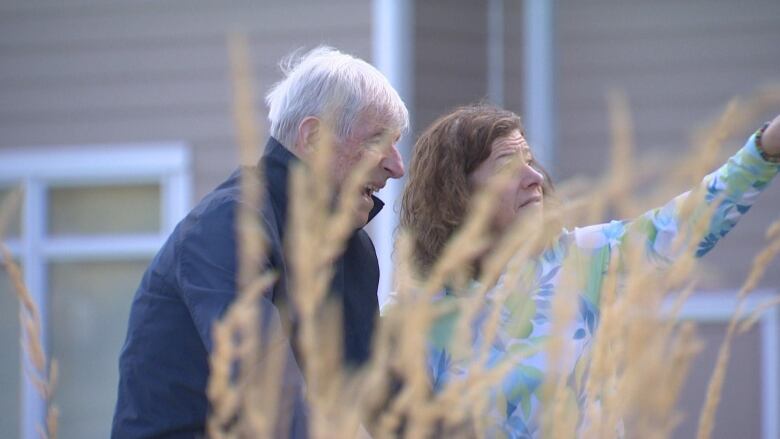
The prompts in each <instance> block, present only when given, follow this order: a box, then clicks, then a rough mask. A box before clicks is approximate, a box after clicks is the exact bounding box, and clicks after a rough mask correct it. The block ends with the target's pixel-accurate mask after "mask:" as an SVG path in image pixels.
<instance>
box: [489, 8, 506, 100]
mask: <svg viewBox="0 0 780 439" xmlns="http://www.w3.org/2000/svg"><path fill="white" fill-rule="evenodd" d="M487 34H488V38H487V68H488V71H487V79H488V83H487V95H488V99H490V102H492V103H493V104H494V105H497V106H499V107H503V106H504V0H489V1H488V11H487Z"/></svg>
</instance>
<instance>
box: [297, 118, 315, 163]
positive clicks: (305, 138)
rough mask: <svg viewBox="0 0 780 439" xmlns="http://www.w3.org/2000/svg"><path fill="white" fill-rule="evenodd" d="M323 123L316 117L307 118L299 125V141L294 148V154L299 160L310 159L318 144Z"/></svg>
mask: <svg viewBox="0 0 780 439" xmlns="http://www.w3.org/2000/svg"><path fill="white" fill-rule="evenodd" d="M321 127H322V121H320V119H319V118H318V117H315V116H306V117H305V118H303V120H302V121H301V123H299V124H298V140H296V142H295V145H294V146H293V152H294V153H295V155H297V156H298V157H299V158H302V159H303V158H306V157H308V156H309V155H310V154H311V152H312V151H313V149H314V145H316V144H317V141H318V140H319V136H320V129H321Z"/></svg>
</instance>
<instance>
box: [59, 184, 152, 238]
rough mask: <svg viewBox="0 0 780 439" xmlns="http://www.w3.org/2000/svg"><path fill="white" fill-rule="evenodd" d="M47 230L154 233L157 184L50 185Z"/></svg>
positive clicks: (98, 233) (63, 232) (84, 233)
mask: <svg viewBox="0 0 780 439" xmlns="http://www.w3.org/2000/svg"><path fill="white" fill-rule="evenodd" d="M48 229H49V234H50V235H102V234H127V233H157V232H159V231H160V187H159V185H157V184H149V185H139V186H100V187H52V188H50V189H49V227H48Z"/></svg>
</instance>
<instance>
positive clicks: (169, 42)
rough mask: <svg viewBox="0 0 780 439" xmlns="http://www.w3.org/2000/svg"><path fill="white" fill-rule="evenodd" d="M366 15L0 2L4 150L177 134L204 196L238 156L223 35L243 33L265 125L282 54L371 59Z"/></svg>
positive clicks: (248, 5) (258, 5)
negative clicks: (324, 50)
mask: <svg viewBox="0 0 780 439" xmlns="http://www.w3.org/2000/svg"><path fill="white" fill-rule="evenodd" d="M370 18H371V17H370V3H368V2H363V1H360V0H348V1H344V0H341V1H324V0H323V1H317V2H303V1H297V0H296V1H292V2H290V1H288V2H254V1H239V2H231V3H230V6H226V4H223V3H218V2H210V1H164V2H103V1H100V2H96V1H78V0H71V1H68V2H4V3H3V4H2V5H0V132H2V133H3V136H2V139H0V147H19V146H29V147H34V146H35V145H50V144H55V145H58V144H88V143H112V142H143V141H160V140H183V141H186V142H188V143H189V144H191V145H192V146H193V150H194V166H195V170H194V171H195V185H196V187H195V195H196V197H200V196H202V195H203V194H204V193H205V192H206V191H208V190H209V189H210V188H211V187H213V186H214V185H215V184H216V183H218V182H219V181H220V180H221V179H222V178H224V176H225V175H227V174H228V173H229V172H230V170H231V169H232V168H234V167H235V165H236V163H237V153H236V145H235V132H234V127H233V121H232V114H231V111H232V109H231V105H232V97H231V88H230V82H229V65H228V62H229V61H228V54H227V34H228V32H230V31H233V30H240V31H242V32H244V33H245V34H246V35H247V36H248V37H249V40H250V45H251V47H250V51H251V64H252V67H253V71H254V74H255V83H254V86H255V90H256V91H255V93H256V96H255V103H256V108H257V112H258V117H259V119H260V120H258V125H259V126H260V127H261V132H265V131H266V125H267V124H266V121H265V104H264V102H263V96H264V94H265V92H266V90H267V89H268V88H269V87H270V86H271V85H272V84H273V83H274V82H276V81H278V80H279V79H280V77H281V74H280V72H279V69H278V67H277V63H278V62H279V60H280V58H281V57H282V56H284V55H285V54H287V53H289V52H291V51H292V50H295V49H297V48H301V47H307V48H311V47H313V46H315V45H317V44H322V43H326V44H330V45H333V46H336V47H338V48H340V49H342V50H344V51H346V52H349V53H353V54H356V55H358V56H361V57H363V58H366V59H369V57H370V55H371V53H370V50H371V41H370V33H371V31H370V25H371V23H370ZM258 155H259V151H258Z"/></svg>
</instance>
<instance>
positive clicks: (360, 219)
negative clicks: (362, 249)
mask: <svg viewBox="0 0 780 439" xmlns="http://www.w3.org/2000/svg"><path fill="white" fill-rule="evenodd" d="M369 213H371V212H370V211H364V210H360V209H358V210H355V212H353V214H352V224H354V227H355V229H361V228H363V227H364V226H365V225H366V224H368V214H369Z"/></svg>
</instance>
